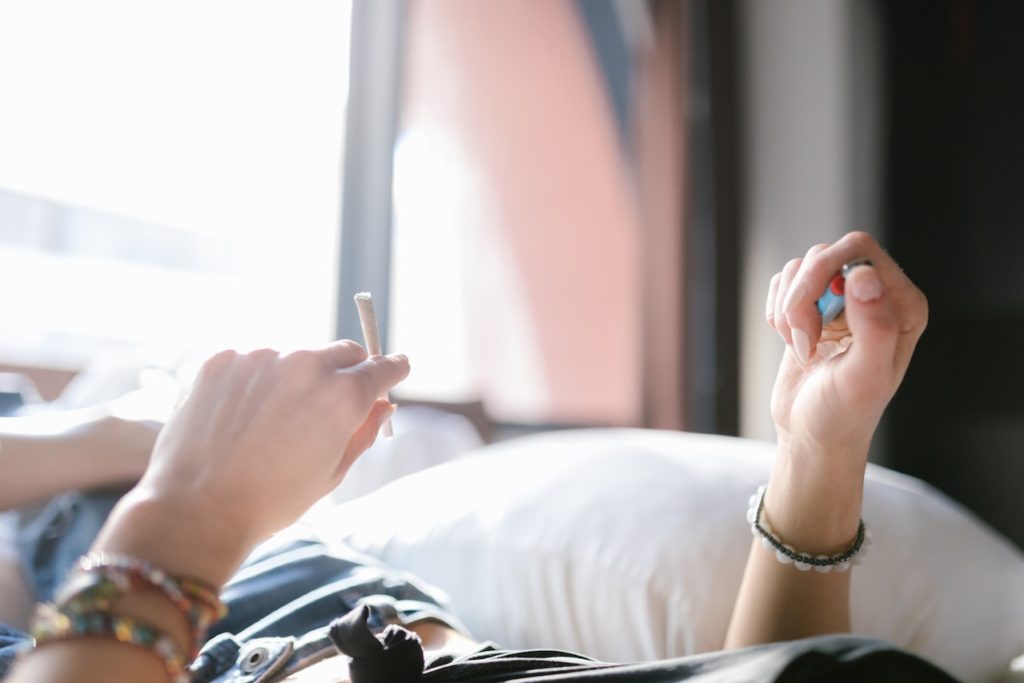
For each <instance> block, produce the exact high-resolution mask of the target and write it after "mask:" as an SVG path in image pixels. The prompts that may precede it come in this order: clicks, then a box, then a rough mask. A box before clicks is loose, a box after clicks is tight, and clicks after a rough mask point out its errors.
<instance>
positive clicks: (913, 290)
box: [780, 232, 927, 345]
mask: <svg viewBox="0 0 1024 683" xmlns="http://www.w3.org/2000/svg"><path fill="white" fill-rule="evenodd" d="M859 259H868V260H870V261H871V262H872V264H873V265H874V267H875V272H876V274H877V277H878V278H879V280H880V281H881V283H882V286H883V287H884V288H885V290H886V292H887V296H888V297H889V298H890V300H891V302H892V304H893V306H894V307H895V308H896V311H897V314H898V315H899V317H900V320H901V330H902V331H904V332H916V334H917V335H918V336H920V333H921V332H922V331H923V330H924V325H925V323H926V322H927V304H926V302H925V299H924V296H923V295H922V294H921V292H920V290H918V289H917V287H915V286H914V284H913V283H912V282H911V281H910V279H909V278H907V276H906V275H905V274H904V273H903V271H902V270H901V269H900V267H899V266H898V265H896V262H895V261H893V260H892V258H891V257H890V256H889V254H887V253H886V252H885V250H884V249H882V247H881V246H879V244H878V243H877V242H876V241H875V240H874V239H873V238H872V237H871V236H870V235H868V234H866V233H863V232H851V233H848V234H847V235H845V236H844V237H843V238H842V239H840V240H839V241H837V242H835V243H834V244H831V245H829V246H827V247H826V248H824V249H821V250H820V251H818V252H817V253H815V254H813V255H810V256H808V257H807V258H805V259H804V262H803V264H802V266H801V268H800V272H799V273H798V274H797V275H796V276H795V277H794V279H793V282H792V285H791V286H790V292H789V295H788V296H787V299H786V300H785V301H784V302H783V304H782V306H781V309H780V310H781V311H782V312H783V313H784V315H785V316H786V320H787V322H788V324H789V326H790V327H791V328H792V327H797V328H799V329H801V330H803V331H804V332H805V333H807V335H808V336H809V337H810V339H811V341H812V345H813V343H814V342H816V341H817V339H818V338H819V336H820V331H821V316H820V314H819V313H818V310H817V305H816V304H817V300H818V298H819V297H820V296H821V294H822V292H824V291H825V288H826V287H827V286H828V283H829V282H830V281H831V280H832V278H833V277H835V275H836V273H838V272H839V271H840V270H841V269H842V267H843V265H844V264H846V263H849V262H851V261H856V260H859Z"/></svg>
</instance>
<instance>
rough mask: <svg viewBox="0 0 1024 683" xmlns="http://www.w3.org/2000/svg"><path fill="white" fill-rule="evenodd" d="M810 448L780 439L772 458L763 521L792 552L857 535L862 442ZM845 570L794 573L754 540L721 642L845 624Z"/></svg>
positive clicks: (844, 543)
mask: <svg viewBox="0 0 1024 683" xmlns="http://www.w3.org/2000/svg"><path fill="white" fill-rule="evenodd" d="M854 450H856V451H858V452H855V453H854V452H848V453H829V454H817V455H818V457H810V456H811V455H812V454H802V453H797V452H793V450H791V449H790V448H788V447H787V446H785V445H783V446H781V447H780V450H779V453H778V455H777V457H776V462H775V466H774V468H773V471H772V475H771V479H770V480H769V483H768V490H767V493H766V495H765V505H764V510H763V513H762V515H763V516H762V521H764V520H768V521H769V522H770V524H771V528H772V530H773V533H774V534H775V535H776V536H777V537H778V538H779V539H780V540H781V541H782V542H783V543H786V544H788V545H790V546H792V547H793V548H795V549H796V550H797V551H798V552H800V553H803V554H807V555H835V554H839V553H842V552H844V551H846V550H847V549H849V548H850V546H851V544H852V543H853V541H854V539H855V538H856V535H857V528H858V524H859V521H860V510H861V501H862V497H863V477H864V468H865V462H866V452H867V450H866V447H865V448H863V449H854ZM850 574H851V572H849V571H846V572H836V571H830V572H828V573H819V572H817V571H814V570H811V571H799V570H797V569H796V568H795V567H794V566H793V565H792V564H782V563H781V562H779V561H778V560H777V559H776V557H775V553H774V551H771V550H767V549H765V548H764V547H762V544H761V540H760V538H756V539H754V541H753V543H752V545H751V549H750V555H749V559H748V562H747V567H746V570H745V572H744V576H743V582H742V584H741V587H740V591H739V595H738V596H737V600H736V606H735V608H734V610H733V616H732V620H731V622H730V625H729V631H728V634H727V637H726V647H730V648H732V647H743V646H746V645H754V644H759V643H768V642H776V641H780V640H792V639H794V638H802V637H809V636H814V635H820V634H825V633H841V632H848V631H849V630H850V606H849V605H850Z"/></svg>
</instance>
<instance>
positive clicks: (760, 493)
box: [747, 485, 872, 574]
mask: <svg viewBox="0 0 1024 683" xmlns="http://www.w3.org/2000/svg"><path fill="white" fill-rule="evenodd" d="M766 490H767V487H766V486H764V485H761V486H759V487H758V488H757V493H755V494H754V495H752V496H751V497H750V501H749V502H750V508H749V509H748V510H747V522H749V523H750V533H751V534H753V535H754V538H757V537H759V536H760V537H761V545H763V546H764V547H765V549H767V550H774V551H775V559H777V560H778V561H779V562H780V563H782V564H792V565H793V566H794V567H796V568H797V569H798V570H800V571H802V572H806V571H810V570H811V569H812V568H813V569H814V571H816V572H819V573H822V574H827V573H828V572H830V571H832V570H833V569H834V570H835V571H836V572H840V573H842V572H845V571H847V570H848V569H849V568H850V567H851V566H856V565H859V564H860V563H861V562H863V561H864V557H865V556H866V555H867V552H868V550H869V549H870V548H871V543H872V541H871V531H870V530H869V529H868V528H867V525H865V524H864V520H863V519H861V520H860V523H859V524H858V525H857V536H856V538H854V541H853V545H851V546H850V548H849V549H848V550H846V552H843V553H840V554H838V555H807V554H804V553H800V552H797V551H796V550H794V549H793V546H791V545H787V544H785V543H783V542H782V541H781V540H780V539H779V537H778V536H776V535H775V534H774V533H772V528H771V525H769V524H768V520H762V519H761V513H762V511H763V510H764V496H765V491H766Z"/></svg>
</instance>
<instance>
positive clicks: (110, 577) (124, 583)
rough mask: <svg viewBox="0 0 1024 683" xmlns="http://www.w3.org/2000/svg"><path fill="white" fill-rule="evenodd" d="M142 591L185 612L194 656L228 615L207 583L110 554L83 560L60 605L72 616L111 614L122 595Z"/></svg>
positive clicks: (61, 593)
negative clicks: (160, 596) (211, 628)
mask: <svg viewBox="0 0 1024 683" xmlns="http://www.w3.org/2000/svg"><path fill="white" fill-rule="evenodd" d="M139 589H151V590H155V591H158V592H160V593H161V594H163V595H164V596H166V597H167V598H168V599H169V600H170V601H171V602H173V603H174V605H175V606H176V607H177V608H178V609H179V610H181V612H182V614H183V615H184V617H185V618H186V620H187V621H188V625H189V628H190V630H191V632H192V634H193V647H192V651H191V655H192V656H195V654H196V653H197V652H198V648H199V644H200V642H201V641H202V639H203V637H204V636H205V634H206V630H207V629H208V628H209V626H210V625H211V624H212V623H213V622H215V621H217V620H218V619H221V618H223V617H224V616H225V615H226V614H227V610H226V609H225V607H224V604H223V603H222V602H221V601H220V599H219V598H218V597H217V594H216V592H215V591H214V589H212V588H211V587H209V586H207V585H206V584H204V583H202V582H200V581H197V580H194V579H180V578H176V577H174V576H172V575H170V574H168V573H167V572H165V571H163V570H162V569H159V568H158V567H155V566H153V565H152V564H150V563H148V562H145V561H143V560H139V559H136V558H133V557H127V556H124V555H113V554H109V553H90V554H89V555H86V556H84V557H82V558H81V559H80V560H79V561H78V564H77V565H76V566H75V569H74V570H73V571H72V573H71V574H70V576H69V577H68V580H67V581H66V582H65V584H64V585H63V586H62V587H61V589H60V591H59V592H58V594H57V599H56V604H57V605H58V606H59V607H60V608H61V609H62V610H63V611H65V612H68V613H69V614H83V613H92V612H97V611H99V612H108V611H109V610H110V608H111V604H112V602H113V600H114V599H115V598H117V597H118V596H119V595H123V594H125V593H128V592H130V591H132V590H139Z"/></svg>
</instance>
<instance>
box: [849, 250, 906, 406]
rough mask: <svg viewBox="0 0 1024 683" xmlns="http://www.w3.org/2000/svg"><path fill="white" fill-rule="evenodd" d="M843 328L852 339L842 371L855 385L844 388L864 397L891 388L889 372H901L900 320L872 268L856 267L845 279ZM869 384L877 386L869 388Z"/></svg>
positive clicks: (874, 269)
mask: <svg viewBox="0 0 1024 683" xmlns="http://www.w3.org/2000/svg"><path fill="white" fill-rule="evenodd" d="M846 324H847V325H848V326H849V328H850V333H851V334H852V335H853V338H854V343H853V344H852V345H851V346H850V350H849V351H848V353H847V357H848V361H849V363H848V365H847V366H846V367H848V370H849V372H852V373H854V374H855V376H856V380H857V381H851V382H847V383H844V385H845V386H847V387H848V388H855V387H861V388H862V389H863V390H864V391H865V392H867V393H868V394H871V393H874V392H876V391H878V390H880V389H884V388H886V387H890V386H895V384H892V378H893V371H894V370H895V371H896V372H897V375H899V376H900V377H901V376H902V371H903V370H904V369H905V364H901V363H900V361H899V360H898V358H897V348H898V345H899V341H900V320H899V316H898V314H897V311H896V307H895V306H894V304H893V301H892V299H891V297H890V296H889V295H888V292H887V291H886V288H885V286H884V285H883V284H882V280H881V277H880V276H879V272H878V270H877V269H876V268H874V267H869V266H859V267H857V268H854V269H853V270H851V271H850V274H849V275H848V276H847V278H846ZM908 360H909V358H908ZM901 365H902V367H900V366H901ZM872 380H875V382H874V383H878V384H880V386H877V387H876V386H872V384H873V382H872ZM897 384H898V381H897Z"/></svg>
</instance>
